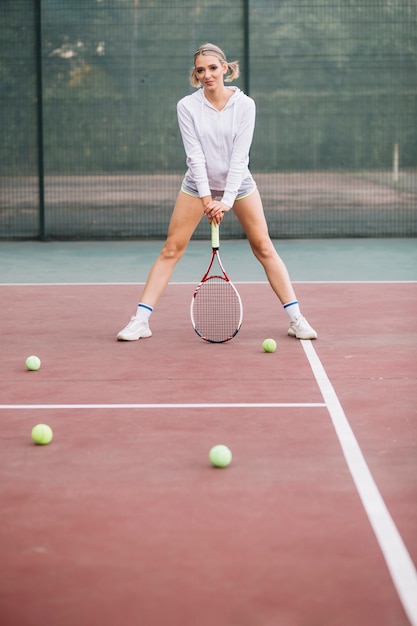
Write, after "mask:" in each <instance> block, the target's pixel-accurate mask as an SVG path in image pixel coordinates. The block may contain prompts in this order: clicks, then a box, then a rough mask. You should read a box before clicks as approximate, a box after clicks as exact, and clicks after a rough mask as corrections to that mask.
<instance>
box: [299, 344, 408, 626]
mask: <svg viewBox="0 0 417 626" xmlns="http://www.w3.org/2000/svg"><path fill="white" fill-rule="evenodd" d="M300 343H301V344H302V346H303V348H304V352H305V353H306V355H307V358H308V361H309V363H310V366H311V369H312V370H313V374H314V376H315V379H316V381H317V384H318V386H319V388H320V391H321V393H322V396H323V399H324V400H325V402H326V404H327V408H328V411H329V413H330V417H331V419H332V422H333V426H334V428H335V430H336V434H337V437H338V439H339V443H340V445H341V447H342V450H343V454H344V456H345V460H346V463H347V465H348V468H349V470H350V473H351V475H352V478H353V480H354V483H355V485H356V489H357V490H358V492H359V496H360V498H361V500H362V504H363V506H364V508H365V511H366V514H367V516H368V518H369V521H370V523H371V526H372V528H373V530H374V533H375V535H376V538H377V541H378V543H379V546H380V548H381V550H382V553H383V556H384V558H385V562H386V564H387V567H388V570H389V572H390V574H391V578H392V580H393V582H394V585H395V588H396V589H397V592H398V595H399V597H400V600H401V602H402V605H403V607H404V610H405V612H406V614H407V616H408V619H409V620H410V622H411V624H412V626H417V572H416V569H415V566H414V564H413V562H412V560H411V557H410V555H409V553H408V551H407V548H406V547H405V545H404V542H403V540H402V538H401V535H400V533H399V532H398V530H397V527H396V526H395V524H394V521H393V519H392V517H391V515H390V513H389V511H388V509H387V507H386V505H385V503H384V501H383V499H382V496H381V494H380V493H379V490H378V487H377V486H376V483H375V481H374V479H373V477H372V474H371V472H370V470H369V467H368V465H367V463H366V461H365V458H364V456H363V454H362V451H361V449H360V447H359V444H358V442H357V440H356V438H355V435H354V433H353V431H352V428H351V427H350V424H349V422H348V419H347V417H346V415H345V413H344V411H343V408H342V406H341V404H340V402H339V399H338V397H337V395H336V392H335V390H334V389H333V386H332V385H331V383H330V381H329V379H328V377H327V374H326V372H325V369H324V367H323V365H322V364H321V362H320V359H319V357H318V356H317V353H316V351H315V349H314V348H313V346H312V344H311V341H301V342H300Z"/></svg>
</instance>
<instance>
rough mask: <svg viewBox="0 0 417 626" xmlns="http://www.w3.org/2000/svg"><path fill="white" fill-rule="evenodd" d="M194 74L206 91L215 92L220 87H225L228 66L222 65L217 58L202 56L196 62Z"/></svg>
mask: <svg viewBox="0 0 417 626" xmlns="http://www.w3.org/2000/svg"><path fill="white" fill-rule="evenodd" d="M194 72H195V75H196V76H197V79H198V80H199V81H200V83H201V84H202V85H203V87H204V88H205V89H208V90H209V91H215V90H216V89H217V88H218V87H219V86H221V87H222V86H223V76H224V74H225V73H226V72H227V65H226V64H225V63H221V62H220V61H219V59H218V58H217V57H215V56H210V55H205V54H200V55H199V56H198V57H197V58H196V60H195V65H194Z"/></svg>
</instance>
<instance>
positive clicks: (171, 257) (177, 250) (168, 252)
mask: <svg viewBox="0 0 417 626" xmlns="http://www.w3.org/2000/svg"><path fill="white" fill-rule="evenodd" d="M186 247H187V246H186V244H184V243H182V242H179V241H177V240H176V239H174V238H168V239H167V240H166V241H165V243H164V245H163V246H162V250H161V252H160V254H159V256H160V258H161V259H162V260H164V261H178V260H179V259H180V258H181V257H182V255H183V254H184V252H185V249H186Z"/></svg>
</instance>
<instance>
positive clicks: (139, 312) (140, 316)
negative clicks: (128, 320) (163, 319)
mask: <svg viewBox="0 0 417 626" xmlns="http://www.w3.org/2000/svg"><path fill="white" fill-rule="evenodd" d="M152 311H153V308H152V307H151V306H149V304H144V303H143V302H139V304H138V308H137V309H136V319H137V320H141V321H142V322H147V321H148V319H149V318H150V315H151V313H152Z"/></svg>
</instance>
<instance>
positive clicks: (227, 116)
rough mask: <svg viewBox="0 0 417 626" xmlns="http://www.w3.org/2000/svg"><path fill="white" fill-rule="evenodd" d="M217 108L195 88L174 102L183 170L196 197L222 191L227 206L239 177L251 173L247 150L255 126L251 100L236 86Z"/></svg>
mask: <svg viewBox="0 0 417 626" xmlns="http://www.w3.org/2000/svg"><path fill="white" fill-rule="evenodd" d="M228 89H232V90H233V91H234V94H233V95H232V97H231V98H229V100H228V102H227V104H226V106H225V107H224V109H222V110H221V111H218V110H217V109H216V108H215V107H214V106H213V105H212V104H210V102H209V101H208V100H207V98H206V97H205V96H204V92H203V89H199V90H198V91H196V92H194V93H193V94H191V95H189V96H185V98H182V99H181V100H180V101H179V102H178V104H177V114H178V124H179V127H180V132H181V136H182V140H183V143H184V149H185V153H186V155H187V166H188V171H187V174H188V175H189V176H190V177H191V179H192V180H193V181H194V182H195V184H196V186H197V189H198V194H199V197H200V198H201V197H203V196H210V195H211V191H210V190H215V191H220V192H223V197H222V201H223V202H224V204H226V205H227V206H229V207H232V206H233V203H234V201H235V199H236V196H237V194H238V190H239V187H240V185H241V183H242V181H243V180H244V179H245V178H247V177H248V176H251V174H250V172H249V169H248V165H249V150H250V146H251V143H252V137H253V131H254V128H255V115H256V109H255V102H254V101H253V100H252V98H249V96H246V95H245V94H244V93H243V92H242V91H241V90H240V89H238V88H237V87H228Z"/></svg>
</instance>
